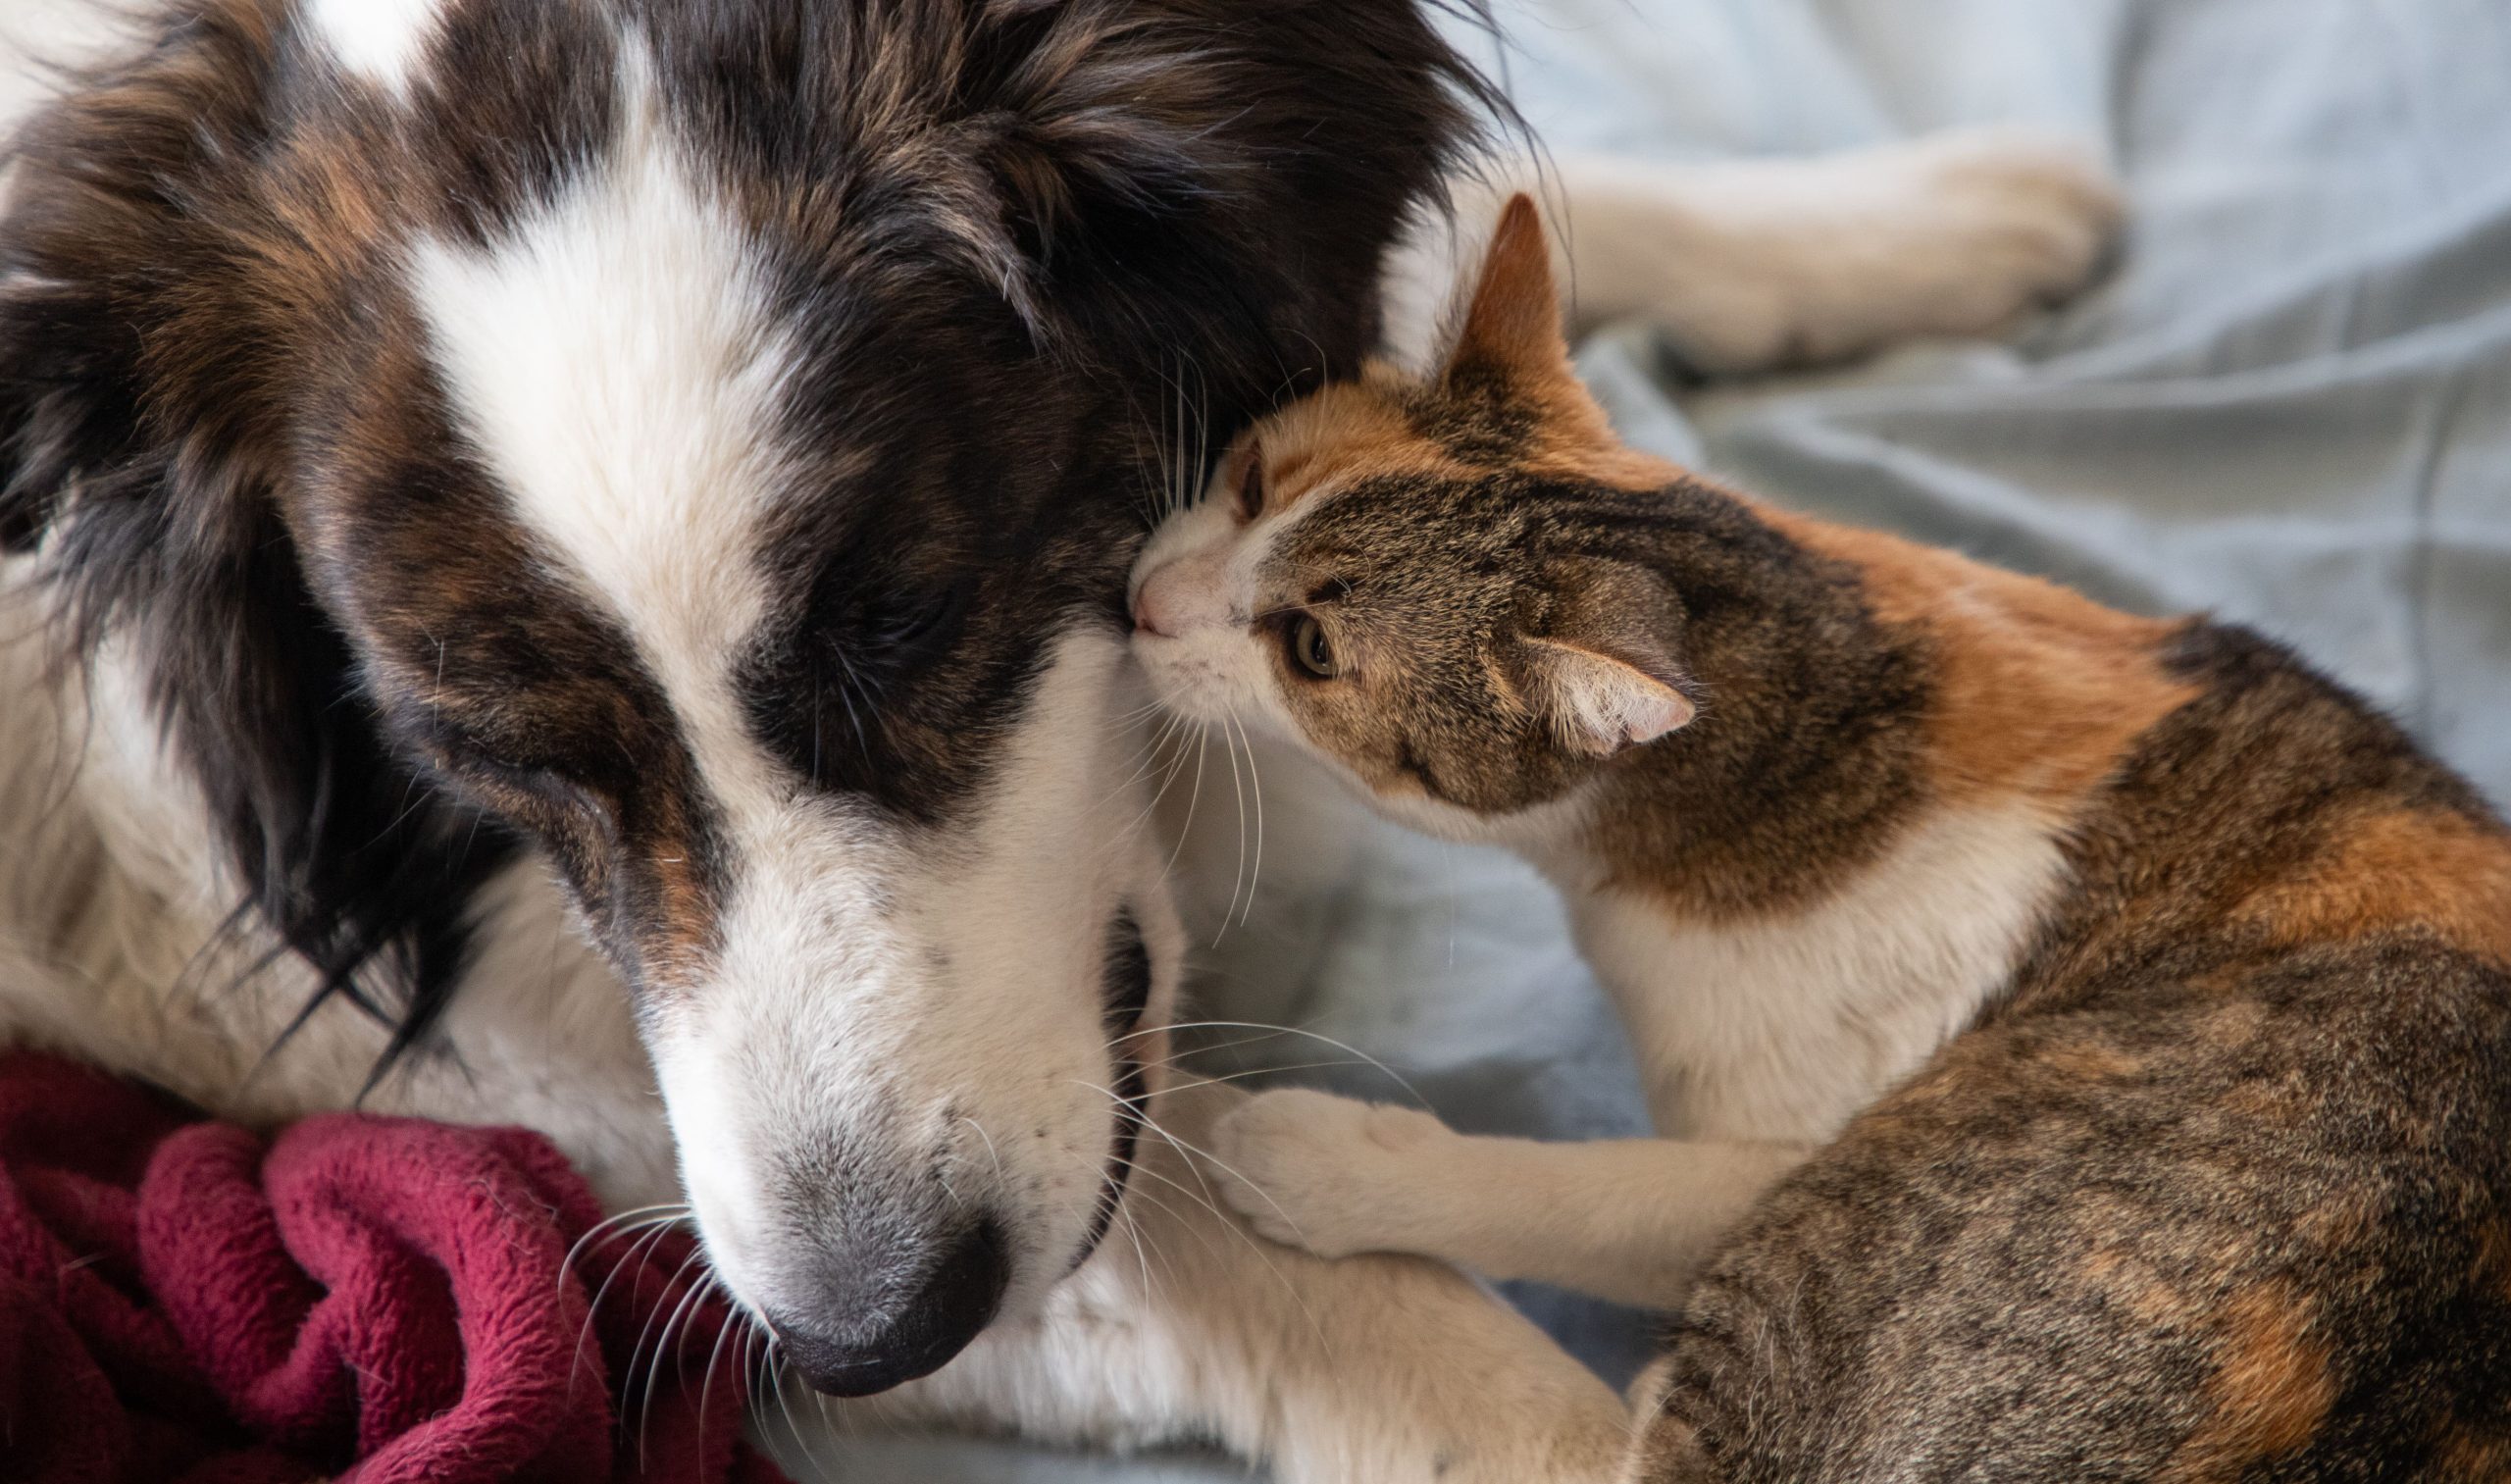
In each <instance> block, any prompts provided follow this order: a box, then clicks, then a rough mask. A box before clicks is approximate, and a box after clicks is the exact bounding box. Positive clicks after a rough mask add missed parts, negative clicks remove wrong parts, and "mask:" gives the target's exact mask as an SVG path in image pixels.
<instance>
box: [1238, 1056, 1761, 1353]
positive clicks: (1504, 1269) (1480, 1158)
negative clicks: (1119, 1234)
mask: <svg viewBox="0 0 2511 1484" xmlns="http://www.w3.org/2000/svg"><path fill="white" fill-rule="evenodd" d="M1217 1138H1218V1143H1217V1146H1216V1148H1215V1150H1214V1152H1215V1154H1216V1155H1217V1156H1218V1157H1219V1159H1221V1160H1222V1161H1225V1162H1226V1164H1227V1165H1228V1167H1229V1171H1230V1173H1229V1174H1228V1175H1227V1176H1226V1177H1225V1178H1226V1181H1227V1184H1228V1190H1227V1191H1226V1192H1225V1194H1226V1196H1227V1198H1228V1200H1229V1201H1230V1202H1231V1203H1232V1204H1234V1205H1236V1206H1237V1207H1238V1208H1239V1210H1240V1211H1241V1212H1243V1213H1245V1215H1246V1216H1247V1218H1248V1219H1249V1221H1250V1222H1252V1223H1253V1224H1254V1225H1255V1229H1256V1230H1258V1231H1260V1232H1264V1233H1266V1234H1268V1235H1271V1236H1274V1237H1276V1238H1278V1239H1280V1240H1282V1241H1284V1242H1290V1243H1294V1244H1297V1245H1299V1246H1301V1247H1305V1248H1307V1250H1308V1251H1310V1252H1313V1253H1317V1254H1322V1255H1325V1256H1342V1255H1345V1254H1353V1253H1390V1252H1392V1253H1415V1254H1421V1255H1423V1256H1431V1257H1438V1258H1442V1259H1444V1260H1446V1261H1449V1262H1453V1263H1455V1264H1456V1265H1458V1266H1460V1267H1463V1268H1466V1269H1468V1270H1470V1271H1473V1272H1477V1273H1480V1274H1482V1275H1484V1276H1485V1277H1490V1278H1528V1279H1534V1280H1536V1281H1539V1282H1544V1283H1551V1284H1557V1285H1559V1286H1561V1287H1563V1288H1572V1289H1576V1290H1579V1291H1580V1292H1583V1293H1589V1294H1594V1295H1596V1296H1598V1297H1600V1298H1605V1299H1612V1300H1615V1301H1617V1302H1620V1303H1623V1304H1631V1305H1639V1306H1641V1307H1658V1308H1665V1307H1671V1306H1673V1305H1676V1304H1677V1303H1679V1302H1680V1301H1681V1298H1682V1295H1683V1292H1684V1290H1685V1289H1686V1288H1688V1287H1689V1285H1690V1283H1691V1279H1692V1276H1693V1274H1694V1273H1695V1272H1696V1271H1697V1270H1698V1267H1699V1264H1700V1262H1701V1260H1702V1259H1703V1258H1704V1257H1706V1256H1707V1255H1708V1254H1710V1252H1712V1251H1713V1250H1714V1249H1715V1248H1716V1247H1717V1242H1718V1240H1719V1238H1721V1237H1722V1236H1724V1235H1725V1233H1726V1232H1727V1231H1728V1230H1729V1229H1730V1228H1731V1227H1732V1226H1733V1225H1734V1223H1735V1222H1736V1220H1737V1219H1739V1218H1740V1217H1741V1216H1742V1215H1743V1214H1744V1213H1745V1211H1747V1210H1749V1209H1750V1208H1751V1207H1752V1205H1753V1203H1755V1202H1757V1201H1759V1200H1760V1199H1761V1196H1762V1193H1763V1192H1764V1191H1766V1190H1768V1188H1769V1187H1770V1186H1771V1185H1772V1184H1773V1183H1775V1182H1776V1181H1777V1180H1778V1179H1779V1178H1780V1177H1781V1176H1783V1175H1785V1174H1786V1173H1787V1172H1788V1171H1789V1170H1791V1169H1793V1168H1795V1167H1796V1166H1797V1165H1798V1164H1799V1163H1801V1162H1803V1160H1804V1158H1805V1156H1806V1152H1807V1151H1805V1150H1804V1149H1803V1148H1802V1147H1801V1146H1796V1145H1779V1144H1740V1143H1716V1142H1689V1141H1681V1140H1671V1139H1624V1140H1605V1141H1597V1142H1594V1143H1585V1144H1540V1143H1536V1142H1535V1141H1533V1140H1529V1139H1488V1138H1476V1137H1471V1136H1468V1135H1464V1134H1459V1133H1456V1132H1455V1131H1453V1130H1451V1129H1449V1128H1448V1127H1447V1126H1446V1125H1445V1124H1442V1123H1440V1122H1439V1121H1438V1120H1437V1119H1436V1118H1433V1117H1431V1116H1430V1115H1429V1114H1427V1113H1423V1112H1417V1111H1415V1110H1413V1109H1410V1108H1401V1107H1383V1106H1376V1105H1372V1104H1369V1103H1364V1102H1354V1101H1352V1100H1349V1099H1344V1098H1335V1097H1331V1096H1329V1095H1327V1094H1324V1093H1313V1092H1307V1091H1304V1090H1299V1089H1290V1090H1284V1091H1281V1092H1273V1093H1266V1094H1263V1095H1261V1096H1260V1097H1258V1098H1256V1099H1255V1100H1252V1101H1251V1102H1249V1103H1248V1104H1247V1105H1245V1106H1244V1107H1242V1108H1239V1109H1237V1110H1236V1111H1234V1112H1232V1113H1231V1114H1230V1115H1229V1116H1228V1117H1227V1118H1225V1119H1224V1120H1223V1121H1222V1124H1221V1126H1220V1128H1219V1129H1218V1131H1217Z"/></svg>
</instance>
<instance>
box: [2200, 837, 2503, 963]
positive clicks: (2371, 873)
mask: <svg viewBox="0 0 2511 1484" xmlns="http://www.w3.org/2000/svg"><path fill="white" fill-rule="evenodd" d="M2244 915H2245V916H2246V918H2247V919H2248V920H2249V921H2250V922H2251V923H2253V924H2256V925H2259V926H2263V927H2265V928H2267V929H2268V930H2269V931H2271V932H2272V933H2274V934H2275V935H2276V937H2277V938H2278V939H2279V940H2280V941H2281V942H2284V943H2289V944H2305V943H2349V942H2353V941H2356V940H2359V939H2362V938H2365V937H2368V936H2370V935H2373V934H2376V933H2380V932H2383V931H2384V930H2388V929H2393V928H2403V927H2413V926H2422V927H2426V928H2430V929H2432V930H2433V931H2434V932H2436V933H2438V934H2440V935H2441V936H2442V938H2444V939H2445V940H2447V941H2448V942H2449V943H2450V944H2451V945H2453V946H2454V947H2460V948H2464V949H2466V950H2467V951H2469V952H2471V953H2476V954H2479V955H2481V956H2483V957H2485V958H2488V959H2491V960H2492V961H2493V962H2495V963H2497V964H2501V965H2503V966H2505V967H2511V835H2505V834H2504V833H2503V832H2502V831H2500V830H2498V829H2494V828H2491V827H2490V826H2488V825H2485V824H2481V823H2479V822H2478V821H2476V820H2474V819H2471V818H2469V817H2468V816H2467V815H2465V814H2459V813H2454V812H2445V811H2442V810H2434V809H2398V810H2390V811H2387V812H2383V813H2377V814H2371V815H2368V816H2363V815H2358V816H2356V817H2354V818H2352V819H2349V820H2347V821H2346V822H2345V823H2344V824H2342V825H2341V826H2339V830H2338V836H2337V838H2336V839H2335V840H2334V841H2333V842H2332V843H2331V844H2330V845H2329V846H2328V847H2327V848H2326V849H2324V850H2322V851H2321V852H2320V853H2319V855H2318V857H2317V858H2316V859H2315V860H2314V861H2313V862H2311V863H2310V864H2309V865H2308V866H2307V867H2305V868H2304V869H2303V870H2302V871H2300V872H2299V873H2297V874H2295V875H2294V876H2292V877H2290V878H2287V879H2286V880H2284V881H2282V882H2280V883H2278V884H2277V885H2275V886H2273V887H2270V888H2268V889H2267V890H2266V891H2264V892H2261V893H2260V894H2259V895H2258V896H2256V897H2255V898H2253V899H2252V900H2251V901H2250V903H2249V906H2248V910H2247V912H2246V913H2245V914H2244Z"/></svg>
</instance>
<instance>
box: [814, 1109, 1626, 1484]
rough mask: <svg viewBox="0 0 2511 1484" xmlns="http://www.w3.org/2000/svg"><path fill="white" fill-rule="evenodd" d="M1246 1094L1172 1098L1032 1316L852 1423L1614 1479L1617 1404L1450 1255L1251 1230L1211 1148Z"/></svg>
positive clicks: (1495, 1482)
mask: <svg viewBox="0 0 2511 1484" xmlns="http://www.w3.org/2000/svg"><path fill="white" fill-rule="evenodd" d="M1241 1100H1242V1099H1241V1098H1240V1097H1239V1096H1238V1095H1236V1094H1232V1093H1229V1092H1227V1091H1224V1090H1220V1089H1212V1088H1204V1089H1197V1090H1194V1091H1191V1092H1186V1093H1182V1094H1177V1095H1172V1096H1168V1097H1164V1098H1162V1099H1161V1100H1160V1101H1159V1103H1158V1104H1157V1116H1158V1123H1159V1131H1158V1132H1153V1133H1147V1134H1146V1136H1145V1138H1144V1140H1143V1145H1142V1152H1141V1155H1140V1157H1139V1159H1138V1161H1137V1166H1136V1170H1135V1174H1134V1180H1133V1186H1132V1192H1131V1194H1130V1195H1129V1196H1128V1197H1127V1199H1126V1203H1125V1213H1124V1214H1123V1215H1122V1216H1120V1217H1119V1218H1118V1220H1117V1222H1116V1225H1115V1229H1114V1231H1113V1232H1112V1233H1111V1234H1110V1235H1109V1237H1108V1239H1107V1242H1106V1244H1105V1246H1104V1247H1103V1248H1102V1250H1101V1251H1100V1253H1099V1254H1097V1255H1096V1256H1095V1257H1093V1258H1092V1259H1091V1261H1090V1262H1089V1263H1088V1264H1087V1265H1085V1266H1084V1267H1083V1268H1082V1270H1081V1271H1080V1272H1078V1273H1076V1274H1074V1276H1073V1277H1072V1278H1071V1279H1070V1280H1069V1281H1067V1282H1066V1283H1065V1284H1064V1285H1063V1286H1062V1288H1061V1289H1059V1290H1058V1291H1057V1292H1056V1294H1055V1295H1054V1297H1053V1299H1052V1300H1051V1305H1050V1308H1049V1310H1048V1312H1047V1313H1046V1314H1045V1315H1044V1316H1043V1317H1041V1318H1039V1319H1036V1320H1031V1321H1027V1322H1021V1323H1013V1324H1006V1325H1004V1326H1001V1327H999V1328H998V1329H997V1330H996V1331H995V1332H993V1333H991V1334H989V1335H987V1336H986V1337H985V1338H984V1339H982V1340H980V1341H979V1342H978V1343H977V1344H976V1345H975V1346H974V1347H973V1348H971V1349H970V1350H969V1351H968V1353H967V1354H966V1355H964V1356H960V1357H959V1359H957V1360H955V1361H953V1362H952V1363H951V1364H950V1365H949V1366H948V1367H947V1368H946V1369H944V1370H943V1371H942V1372H941V1373H940V1374H939V1375H936V1376H934V1377H932V1378H930V1379H928V1380H926V1381H923V1382H919V1383H917V1384H915V1385H913V1386H909V1387H906V1388H903V1389H901V1390H900V1391H898V1392H897V1393H893V1394H892V1395H891V1396H888V1397H884V1398H880V1399H878V1400H876V1401H874V1402H871V1403H866V1404H856V1405H855V1406H852V1407H848V1408H847V1418H848V1421H849V1422H852V1421H859V1420H863V1419H866V1418H870V1419H877V1420H878V1421H880V1422H885V1423H889V1424H893V1425H906V1426H917V1427H925V1426H953V1427H962V1428H965V1427H975V1428H979V1429H984V1430H989V1431H997V1432H1008V1433H1016V1434H1018V1435H1020V1436H1023V1437H1029V1438H1035V1439H1040V1440H1045V1441H1052V1442H1058V1443H1065V1444H1070V1445H1074V1446H1080V1447H1091V1448H1116V1449H1136V1448H1144V1447H1153V1446H1157V1445H1161V1444H1168V1443H1178V1442H1187V1441H1201V1440H1208V1441H1216V1442H1218V1443H1220V1444H1221V1445H1222V1446H1224V1447H1226V1448H1228V1449H1229V1450H1231V1451H1232V1452H1234V1453H1237V1454H1240V1455H1242V1456H1245V1457H1247V1458H1256V1459H1261V1460H1263V1461H1265V1462H1268V1463H1270V1464H1271V1465H1272V1467H1273V1470H1274V1475H1275V1478H1276V1479H1277V1480H1278V1481H1279V1484H1415V1481H1418V1484H1430V1481H1432V1480H1437V1481H1442V1484H1555V1481H1558V1484H1604V1481H1608V1480H1613V1479H1616V1478H1618V1477H1619V1476H1620V1471H1621V1460H1622V1459H1623V1458H1624V1457H1625V1456H1626V1454H1627V1452H1628V1448H1629V1437H1630V1426H1629V1421H1628V1413H1627V1411H1626V1409H1625V1408H1624V1407H1623V1406H1622V1404H1621V1402H1620V1401H1619V1399H1617V1398H1616V1397H1614V1394H1613V1392H1612V1391H1611V1390H1610V1389H1608V1388H1607V1387H1606V1386H1605V1385H1604V1383H1603V1382H1601V1381H1599V1380H1598V1379H1597V1378H1596V1377H1595V1376H1594V1375H1593V1374H1591V1373H1590V1372H1588V1371H1587V1370H1586V1368H1585V1367H1583V1366H1581V1365H1580V1364H1578V1363H1577V1361H1575V1360H1574V1359H1572V1358H1571V1357H1570V1356H1567V1355H1566V1354H1564V1353H1563V1351H1562V1350H1560V1348H1559V1347H1557V1346H1555V1345H1554V1344H1553V1343H1552V1342H1551V1340H1550V1339H1549V1338H1548V1337H1546V1336H1545V1335H1544V1334H1543V1332H1542V1331H1541V1330H1538V1329H1537V1328H1535V1327H1534V1326H1533V1325H1532V1324H1529V1323H1528V1322H1526V1321H1525V1319H1523V1318H1522V1317H1520V1316H1519V1315H1518V1314H1516V1313H1515V1312H1513V1311H1512V1310H1511V1309H1509V1308H1508V1307H1507V1306H1505V1305H1502V1304H1500V1303H1499V1302H1498V1301H1496V1300H1494V1299H1493V1298H1492V1297H1491V1296H1490V1295H1488V1294H1487V1293H1485V1292H1484V1291H1483V1290H1481V1289H1480V1288H1478V1287H1476V1286H1475V1285H1474V1284H1473V1283H1472V1282H1470V1281H1469V1280H1467V1279H1466V1278H1464V1277H1463V1276H1462V1275H1460V1274H1459V1273H1458V1272H1457V1271H1456V1270H1455V1269H1453V1268H1449V1267H1446V1266H1444V1265H1442V1264H1438V1263H1433V1262H1428V1261H1424V1260H1420V1259H1417V1258H1409V1257H1392V1256H1371V1257H1359V1258H1354V1259H1351V1260H1348V1261H1342V1262H1331V1261H1326V1260H1324V1259H1321V1258H1318V1257H1315V1256H1311V1255H1309V1254H1307V1253H1303V1252H1297V1251H1294V1250H1292V1249H1289V1248H1284V1247H1278V1246H1275V1245H1273V1244H1271V1243H1268V1242H1266V1241H1264V1240H1263V1239H1262V1238H1260V1237H1258V1236H1256V1235H1255V1234H1254V1233H1253V1232H1251V1231H1249V1230H1248V1229H1247V1228H1246V1226H1245V1225H1244V1224H1243V1223H1241V1222H1240V1221H1239V1220H1238V1219H1237V1218H1236V1217H1234V1216H1232V1215H1230V1214H1228V1213H1227V1211H1226V1206H1225V1203H1223V1202H1221V1201H1220V1200H1219V1199H1217V1198H1218V1192H1219V1190H1220V1180H1219V1178H1218V1172H1217V1171H1216V1170H1214V1169H1213V1168H1211V1167H1210V1165H1209V1164H1208V1162H1207V1157H1206V1156H1205V1155H1204V1153H1203V1152H1202V1151H1207V1150H1209V1149H1210V1148H1211V1144H1210V1133H1211V1127H1212V1124H1213V1123H1214V1122H1215V1121H1216V1120H1217V1118H1218V1117H1219V1115H1220V1114H1221V1113H1222V1112H1224V1111H1226V1110H1227V1109H1228V1108H1230V1107H1232V1106H1235V1105H1237V1104H1238V1102H1240V1101H1241Z"/></svg>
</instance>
